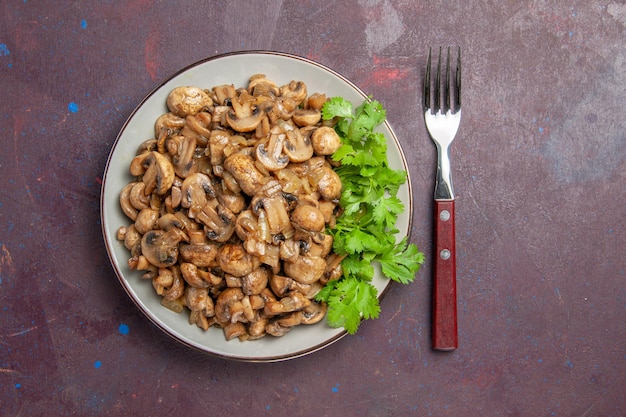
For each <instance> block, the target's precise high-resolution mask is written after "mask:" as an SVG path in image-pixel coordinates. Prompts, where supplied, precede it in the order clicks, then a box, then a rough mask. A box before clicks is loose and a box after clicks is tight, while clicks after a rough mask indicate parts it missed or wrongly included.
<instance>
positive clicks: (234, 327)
mask: <svg viewBox="0 0 626 417" xmlns="http://www.w3.org/2000/svg"><path fill="white" fill-rule="evenodd" d="M245 335H246V326H245V325H244V324H243V323H240V322H235V323H227V324H225V325H224V337H225V338H226V340H232V339H234V338H236V337H239V338H242V337H244V336H245Z"/></svg>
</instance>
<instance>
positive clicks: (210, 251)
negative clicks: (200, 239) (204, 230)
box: [179, 243, 218, 268]
mask: <svg viewBox="0 0 626 417" xmlns="http://www.w3.org/2000/svg"><path fill="white" fill-rule="evenodd" d="M179 252H180V257H181V258H182V259H183V260H184V261H185V262H190V263H192V264H194V265H196V266H198V267H200V268H205V267H209V266H213V265H214V264H215V260H216V258H217V252H218V248H217V245H215V244H210V243H209V244H204V245H187V244H183V245H180V247H179Z"/></svg>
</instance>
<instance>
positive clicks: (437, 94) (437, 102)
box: [433, 46, 445, 113]
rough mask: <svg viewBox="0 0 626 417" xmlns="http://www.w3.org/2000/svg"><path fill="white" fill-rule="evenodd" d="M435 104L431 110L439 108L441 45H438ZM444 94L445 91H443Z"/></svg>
mask: <svg viewBox="0 0 626 417" xmlns="http://www.w3.org/2000/svg"><path fill="white" fill-rule="evenodd" d="M435 78H436V79H435V93H434V96H435V105H434V106H433V110H434V111H435V113H437V111H438V110H441V93H442V90H441V46H440V47H439V58H438V60H437V75H436V76H435ZM444 94H445V93H444Z"/></svg>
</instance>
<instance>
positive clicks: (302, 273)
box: [283, 256, 326, 284]
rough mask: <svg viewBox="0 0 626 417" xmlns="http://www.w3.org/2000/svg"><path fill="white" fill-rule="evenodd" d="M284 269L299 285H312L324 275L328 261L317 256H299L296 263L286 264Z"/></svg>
mask: <svg viewBox="0 0 626 417" xmlns="http://www.w3.org/2000/svg"><path fill="white" fill-rule="evenodd" d="M283 269H284V270H285V274H287V276H289V277H291V278H293V279H295V280H296V281H298V282H299V283H301V284H312V283H314V282H315V281H317V280H319V279H320V278H321V277H322V275H324V271H325V270H326V261H325V260H324V259H323V258H320V257H316V256H298V257H297V258H296V260H295V261H294V262H285V264H284V266H283Z"/></svg>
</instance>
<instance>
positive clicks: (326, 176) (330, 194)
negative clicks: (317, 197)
mask: <svg viewBox="0 0 626 417" xmlns="http://www.w3.org/2000/svg"><path fill="white" fill-rule="evenodd" d="M314 176H315V178H316V180H317V189H318V191H319V192H320V194H321V195H322V197H324V198H325V199H326V200H329V201H333V200H338V199H339V197H341V189H342V186H341V178H339V175H338V174H337V173H336V172H335V171H333V169H332V168H329V167H327V166H323V167H321V168H318V169H317V170H316V171H315V173H314Z"/></svg>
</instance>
